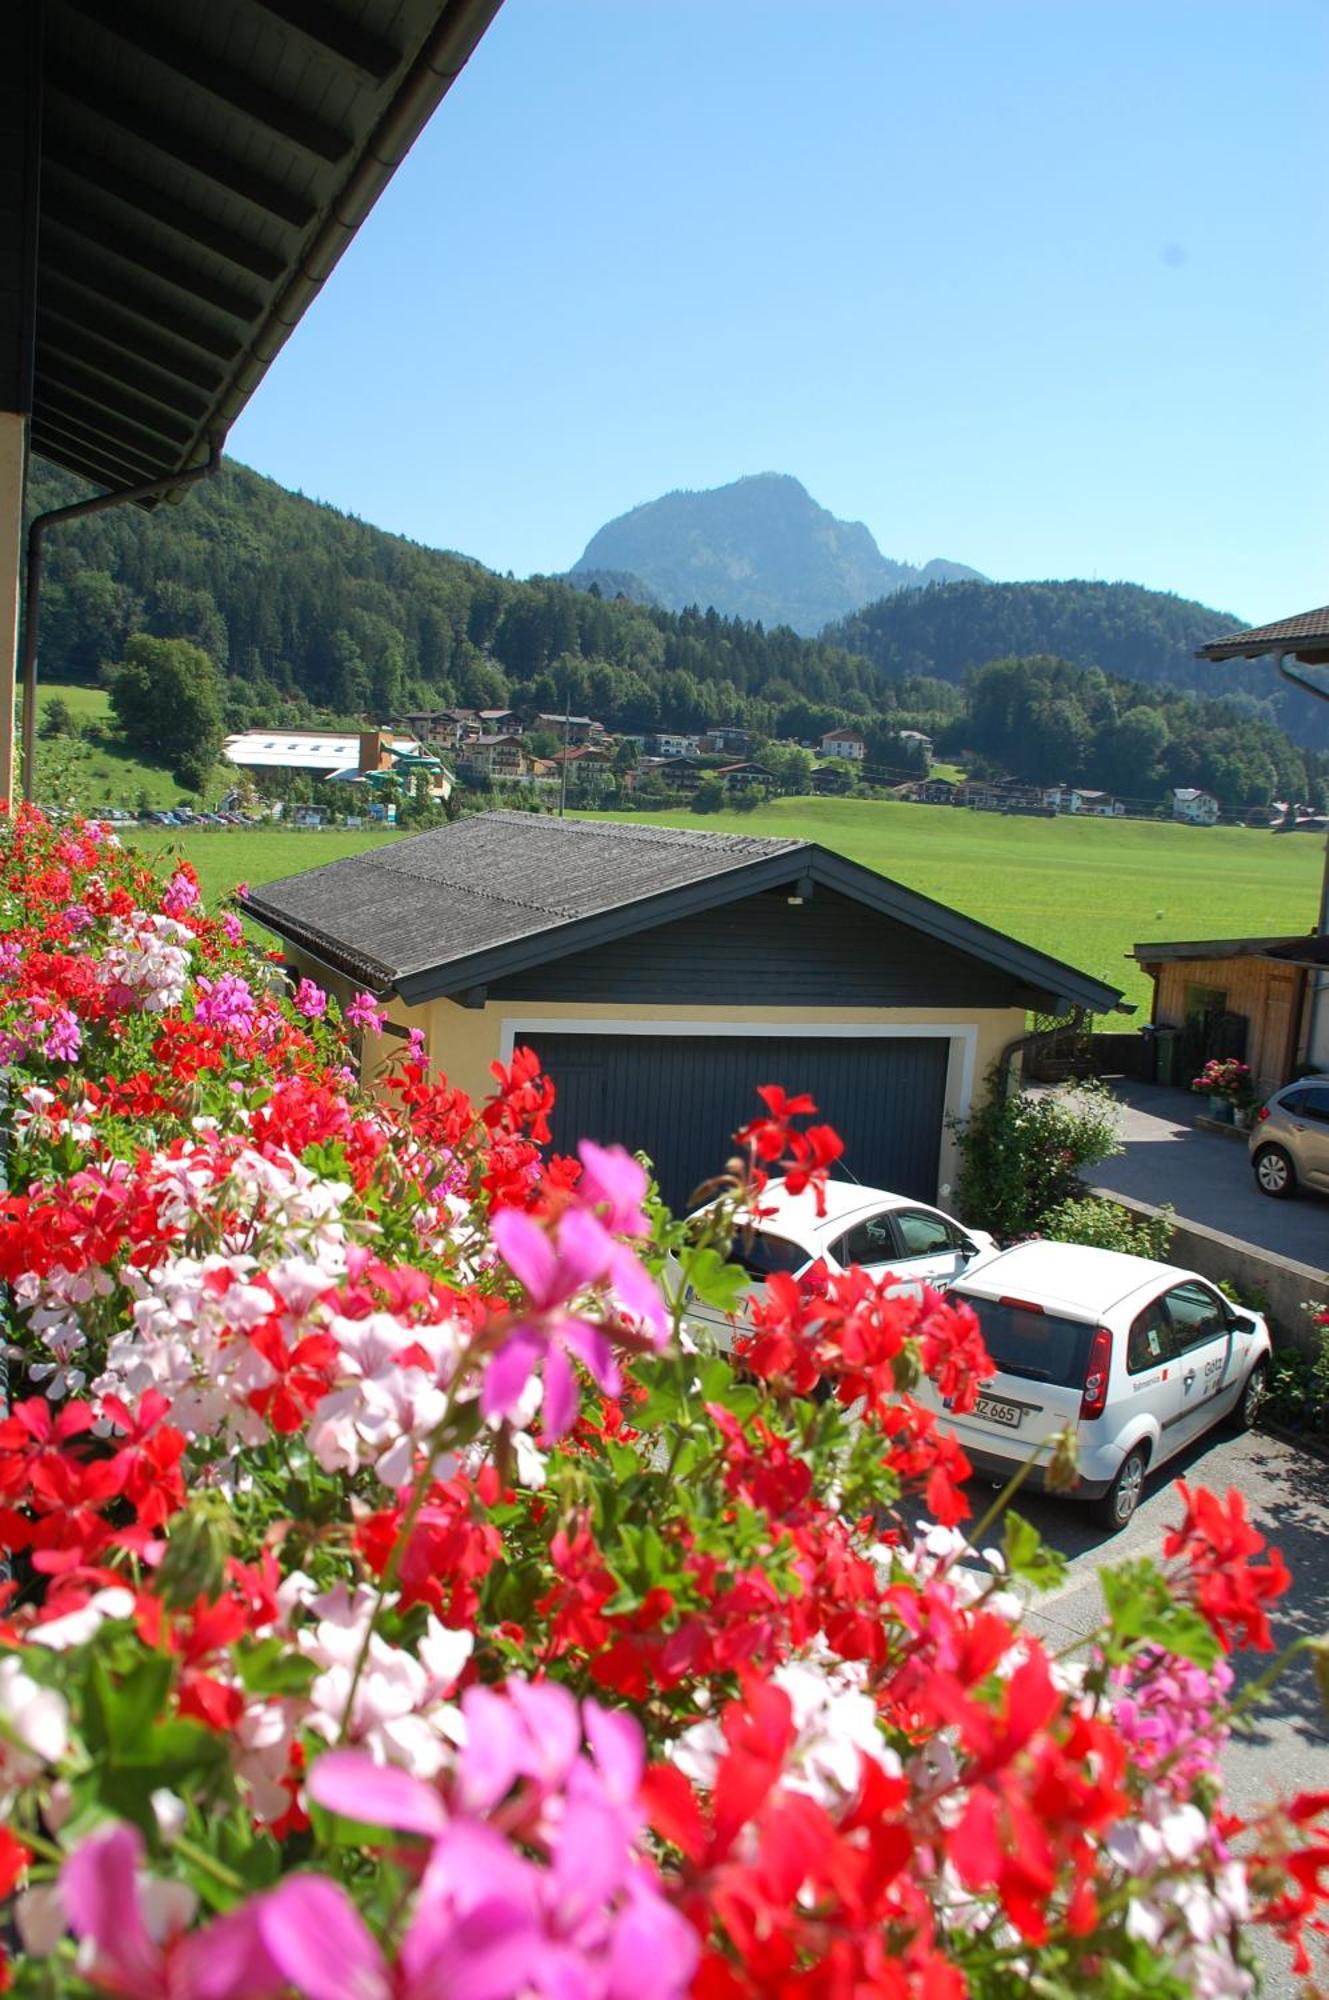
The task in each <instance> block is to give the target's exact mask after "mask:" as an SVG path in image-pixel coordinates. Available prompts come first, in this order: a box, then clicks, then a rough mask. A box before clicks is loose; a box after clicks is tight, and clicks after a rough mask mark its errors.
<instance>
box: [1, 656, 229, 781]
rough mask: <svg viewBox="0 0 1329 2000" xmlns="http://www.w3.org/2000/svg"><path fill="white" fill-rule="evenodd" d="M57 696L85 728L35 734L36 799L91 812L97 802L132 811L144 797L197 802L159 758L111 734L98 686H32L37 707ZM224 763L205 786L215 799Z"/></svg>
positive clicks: (106, 699) (224, 777)
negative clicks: (148, 759) (145, 757)
mask: <svg viewBox="0 0 1329 2000" xmlns="http://www.w3.org/2000/svg"><path fill="white" fill-rule="evenodd" d="M57 696H58V697H59V699H60V700H61V701H63V702H64V704H65V706H66V708H68V710H69V711H70V713H71V715H73V717H74V718H75V720H76V721H77V722H78V723H79V724H80V725H81V726H82V729H83V731H84V732H85V733H84V734H83V735H82V736H80V737H78V738H77V739H75V738H71V737H68V736H53V737H45V736H40V735H39V736H38V739H37V798H38V800H39V801H40V803H41V804H42V805H49V806H64V807H66V808H69V807H74V808H77V809H78V810H80V811H83V812H95V811H96V809H97V808H98V807H99V806H125V807H127V808H128V809H129V810H130V811H133V810H134V809H135V808H136V807H137V806H138V805H140V804H141V803H146V804H147V805H148V806H149V807H150V808H151V809H153V810H154V811H160V810H162V809H163V808H165V807H169V806H176V805H184V804H189V803H192V804H195V805H196V804H197V803H198V800H197V798H195V797H194V796H193V795H192V794H190V793H189V792H187V791H186V790H185V788H184V787H183V786H182V785H180V784H177V782H176V780H175V778H174V777H173V776H172V774H171V773H170V771H168V770H166V769H164V768H163V766H161V765H160V764H145V763H144V762H143V761H142V760H141V759H140V758H138V757H136V756H135V755H134V753H133V751H132V750H130V749H129V748H128V747H127V746H126V745H125V744H124V743H122V742H121V741H120V738H119V736H118V735H117V734H116V731H115V728H114V726H113V723H112V720H111V701H110V696H109V695H108V694H107V693H106V690H105V689H104V688H88V687H73V686H70V685H67V684H61V683H58V682H52V683H50V684H49V685H48V686H45V687H40V688H39V689H38V690H37V712H38V717H39V722H38V727H39V728H40V716H41V712H42V711H43V710H44V709H45V708H46V707H47V705H48V704H49V703H50V702H52V701H54V700H55V699H56V697H57ZM233 778H234V772H233V771H231V770H230V769H229V767H223V766H221V765H218V767H217V769H216V772H215V773H214V781H213V782H212V783H211V784H210V785H209V786H208V788H207V792H208V800H209V802H212V803H215V801H216V800H217V799H218V798H220V796H221V794H222V793H223V791H224V790H225V789H226V787H227V784H228V782H229V781H231V780H233Z"/></svg>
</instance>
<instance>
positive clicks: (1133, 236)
mask: <svg viewBox="0 0 1329 2000" xmlns="http://www.w3.org/2000/svg"><path fill="white" fill-rule="evenodd" d="M1326 85H1329V6H1326V5H1325V4H1324V0H1313V4H1295V0H1263V4H1260V5H1256V4H1253V0H1194V4H1191V0H1146V4H1136V0H1107V3H1106V4H1103V3H1102V0H1055V4H1053V0H915V4H910V5H904V4H899V0H816V4H814V5H809V4H808V0H507V4H506V5H505V6H504V7H503V8H502V10H501V11H500V13H499V15H498V17H497V19H496V21H495V23H494V25H493V26H492V28H491V29H490V30H489V32H488V34H487V35H486V37H485V39H484V41H483V42H482V43H481V45H480V48H479V50H478V51H477V53H476V55H475V56H474V58H473V59H472V62H471V64H470V66H469V68H468V69H467V70H466V72H465V74H464V75H463V76H462V78H461V80H460V82H459V83H458V84H457V85H456V86H455V87H454V89H453V91H452V93H451V94H450V95H449V97H448V98H446V99H445V101H444V103H443V105H442V107H441V109H440V111H439V112H438V114H437V115H436V117H435V118H434V120H433V123H432V124H431V126H430V127H429V129H428V130H427V131H426V133H425V134H424V136H423V137H422V138H421V140H420V141H419V143H418V144H417V146H416V148H415V150H414V152H413V153H412V155H411V156H410V158H409V160H408V161H407V162H406V164H405V165H404V166H403V168H402V169H401V170H400V172H399V173H398V175H397V177H396V179H395V181H394V182H393V184H392V186H391V187H390V188H389V190H388V192H387V194H386V195H385V196H384V197H383V199H382V200H381V201H380V203H379V205H378V207H377V209H376V210H375V211H374V213H373V214H372V215H371V216H370V218H369V220H368V222H367V223H366V225H365V226H364V228H363V229H362V231H361V233H360V236H359V238H358V239H357V241H356V242H355V243H354V244H353V246H352V248H351V250H350V251H349V252H348V254H347V255H346V257H345V258H344V259H343V261H342V263H341V265H340V266H339V267H338V270H337V271H336V273H335V274H334V276H333V278H332V279H331V281H330V282H329V284H328V285H327V287H326V289H325V291H324V294H323V296H322V298H321V299H320V300H319V301H318V302H317V303H316V304H315V306H314V307H313V308H312V310H311V311H310V312H309V314H308V316H307V317H306V319H305V321H304V322H303V324H302V325H301V327H300V328H299V329H298V331H297V332H296V334H295V335H294V337H293V339H292V340H291V342H290V343H289V345H288V347H287V349H286V351H285V353H284V354H283V355H282V356H281V357H280V358H279V360H278V362H277V363H276V365H275V366H274V367H273V369H272V371H271V373H270V374H269V376H268V379H267V381H266V382H265V384H264V385H263V387H262V388H261V389H260V391H259V393H258V395H257V396H256V397H255V399H254V401H253V403H252V405H251V406H250V408H249V410H248V411H247V412H246V414H245V415H244V417H243V418H242V419H241V421H240V422H239V423H238V424H237V425H236V427H235V429H234V431H233V432H232V434H231V441H230V447H229V448H230V450H231V452H232V454H233V455H234V456H236V457H238V458H241V459H243V460H245V461H246V462H247V463H249V464H252V465H254V466H256V467H258V469H259V470H260V471H263V472H267V473H270V474H272V476H273V477H275V478H278V479H280V480H282V481H284V482H285V483H286V484H288V485H291V486H295V487H299V488H300V489H301V490H302V491H304V492H306V493H309V494H312V495H314V496H316V497H318V498H320V499H325V500H330V501H332V502H333V503H334V504H336V505H337V506H340V507H343V508H346V509H348V510H349V511H351V512H354V513H357V514H359V515H361V516H363V517H364V518H365V519H366V520H370V521H374V522H377V523H379V524H381V525H382V526H385V527H390V528H394V529H397V530H399V531H401V532H403V533H405V534H408V535H411V536H413V537H415V538H416V539H417V540H419V541H423V542H428V543H432V544H434V545H437V546H440V547H448V548H458V549H462V550H464V551H465V552H466V553H468V554H471V555H475V556H478V557H479V558H480V559H481V560H482V561H484V562H486V563H489V564H491V565H492V566H493V567H494V568H496V569H501V570H507V569H511V570H513V571H515V572H516V574H517V575H519V576H520V575H526V574H528V573H530V572H531V571H534V570H558V569H563V568H566V567H568V566H569V565H570V564H571V563H572V562H573V561H575V559H576V558H577V556H578V555H579V554H580V553H581V550H582V548H583V546H584V545H585V543H586V541H587V540H588V539H589V537H590V536H591V534H592V533H593V532H594V531H595V529H596V528H598V527H599V526H601V525H602V523H603V522H605V521H606V520H608V519H610V518H611V517H612V516H614V515H616V514H619V513H622V512H624V511H625V510H626V509H627V508H629V507H631V506H634V505H636V504H637V503H638V502H640V501H642V500H648V499H652V498H654V497H655V496H656V495H657V494H660V493H663V492H666V491H668V490H670V489H671V488H674V487H680V486H683V487H705V486H713V485H718V484H721V483H722V482H724V481H726V480H729V479H733V478H736V477H738V476H739V475H740V474H742V473H746V472H757V471H763V470H776V471H781V472H792V473H794V474H796V475H797V476H798V477H799V478H800V479H802V481H803V482H804V484H805V485H806V486H807V487H808V489H809V491H810V492H811V493H812V494H813V495H814V496H815V498H816V499H818V500H819V501H821V503H822V504H823V505H824V506H827V507H829V508H831V510H832V511H833V512H834V513H836V514H839V515H842V516H844V517H846V518H850V519H858V520H863V521H866V523H867V524H868V526H869V527H870V528H871V530H872V532H873V533H874V535H875V536H876V538H877V541H878V543H879V544H880V546H881V548H882V550H883V553H885V554H886V555H889V556H893V557H897V558H903V559H906V560H910V561H924V560H926V559H927V558H928V557H929V556H934V555H944V556H949V557H951V558H953V559H955V560H958V561H963V562H968V563H972V564H974V565H975V566H976V567H977V568H979V569H981V570H983V571H985V572H986V573H987V574H988V575H990V576H993V577H997V578H1003V579H1005V578H1024V577H1047V576H1090V577H1100V578H1105V579H1114V578H1119V577H1124V578H1129V579H1131V580H1133V581H1137V582H1140V583H1144V584H1148V585H1150V586H1153V587H1155V588H1160V589H1169V590H1176V591H1178V592H1180V593H1181V594H1182V595H1184V596H1188V597H1197V598H1200V599H1201V600H1203V601H1204V602H1206V603H1208V604H1211V605H1214V606H1216V607H1219V608H1222V609H1226V610H1233V611H1236V612H1238V613H1239V614H1241V615H1243V616H1246V617H1249V618H1250V619H1252V620H1265V619H1269V618H1274V617H1278V616H1281V615H1285V614H1288V613H1291V612H1294V611H1298V610H1303V609H1306V608H1308V607H1310V606H1312V605H1318V604H1321V603H1323V602H1324V601H1325V600H1326V599H1327V598H1329V560H1326V558H1327V556H1329V395H1327V394H1326V389H1327V387H1329V383H1327V382H1326V328H1327V327H1329V260H1326V258H1325V256H1324V242H1325V223H1326V202H1325V191H1326V175H1327V173H1329V167H1327V165H1326V161H1327V159H1329V156H1327V155H1326V153H1325V149H1324V143H1323V134H1322V124H1323V106H1324V101H1325V92H1326Z"/></svg>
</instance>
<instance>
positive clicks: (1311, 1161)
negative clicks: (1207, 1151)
mask: <svg viewBox="0 0 1329 2000" xmlns="http://www.w3.org/2000/svg"><path fill="white" fill-rule="evenodd" d="M1250 1159H1251V1167H1252V1169H1253V1170H1254V1173H1255V1185H1256V1186H1257V1187H1258V1188H1259V1190H1260V1192H1261V1193H1262V1194H1268V1195H1272V1196H1273V1197H1274V1199H1275V1200H1282V1199H1283V1198H1284V1197H1285V1196H1287V1195H1290V1194H1295V1193H1296V1191H1297V1189H1298V1188H1299V1187H1304V1188H1318V1189H1320V1190H1321V1192H1322V1193H1325V1194H1329V1076H1324V1077H1320V1076H1304V1077H1302V1079H1301V1081H1300V1082H1299V1083H1288V1084H1284V1086H1283V1088H1282V1089H1281V1090H1276V1091H1275V1092H1274V1094H1273V1096H1272V1097H1271V1098H1270V1099H1269V1102H1268V1103H1267V1104H1265V1105H1262V1106H1261V1108H1260V1111H1259V1112H1258V1114H1257V1116H1256V1120H1255V1123H1254V1125H1253V1126H1252V1127H1251V1138H1250Z"/></svg>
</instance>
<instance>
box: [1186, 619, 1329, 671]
mask: <svg viewBox="0 0 1329 2000" xmlns="http://www.w3.org/2000/svg"><path fill="white" fill-rule="evenodd" d="M1269 653H1293V654H1295V655H1296V657H1297V659H1299V660H1302V661H1304V662H1305V663H1306V664H1307V665H1308V666H1313V665H1315V664H1316V663H1317V662H1318V663H1323V662H1325V661H1327V660H1329V604H1322V605H1321V606H1320V607H1319V609H1318V610H1317V611H1301V612H1298V614H1297V616H1296V617H1295V618H1279V619H1277V620H1276V621H1275V622H1274V623H1273V624H1272V625H1252V626H1251V627H1250V629H1249V630H1248V631H1245V632H1234V633H1232V635H1231V636H1230V637H1229V638H1226V639H1215V640H1214V641H1213V642H1212V644H1211V645H1208V646H1201V648H1200V650H1199V652H1198V654H1197V655H1196V658H1197V659H1201V660H1260V659H1263V658H1264V657H1265V656H1266V655H1267V654H1269Z"/></svg>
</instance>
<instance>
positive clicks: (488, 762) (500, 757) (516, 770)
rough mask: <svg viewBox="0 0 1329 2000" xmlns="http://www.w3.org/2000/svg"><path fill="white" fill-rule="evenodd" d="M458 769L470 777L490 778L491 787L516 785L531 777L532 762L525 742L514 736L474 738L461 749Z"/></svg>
mask: <svg viewBox="0 0 1329 2000" xmlns="http://www.w3.org/2000/svg"><path fill="white" fill-rule="evenodd" d="M457 768H458V770H459V771H464V772H465V773H467V775H468V776H470V777H477V778H488V779H489V781H490V783H491V784H512V783H514V782H518V781H520V780H521V779H522V778H525V777H526V776H527V774H528V772H529V768H530V759H529V757H528V756H527V755H526V752H525V751H524V750H523V749H522V744H521V738H520V737H519V736H516V735H513V734H512V733H510V732H507V733H504V734H503V735H496V736H472V737H469V738H467V739H466V741H465V742H463V743H462V744H461V745H460V746H459V748H458V751H457Z"/></svg>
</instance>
